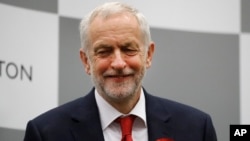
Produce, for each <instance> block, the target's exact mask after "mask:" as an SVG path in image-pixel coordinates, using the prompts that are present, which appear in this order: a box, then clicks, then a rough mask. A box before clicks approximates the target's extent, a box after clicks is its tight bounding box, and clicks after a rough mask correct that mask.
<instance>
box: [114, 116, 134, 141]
mask: <svg viewBox="0 0 250 141" xmlns="http://www.w3.org/2000/svg"><path fill="white" fill-rule="evenodd" d="M134 120H135V116H134V115H129V116H126V117H120V118H118V119H117V121H118V122H119V123H120V126H121V130H122V136H123V137H124V136H127V135H131V134H132V126H133V123H134Z"/></svg>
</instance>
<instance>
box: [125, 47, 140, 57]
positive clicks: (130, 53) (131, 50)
mask: <svg viewBox="0 0 250 141" xmlns="http://www.w3.org/2000/svg"><path fill="white" fill-rule="evenodd" d="M122 51H123V52H124V53H125V54H126V55H128V56H134V55H136V54H137V53H138V52H139V49H137V48H135V47H123V48H122Z"/></svg>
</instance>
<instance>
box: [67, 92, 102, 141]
mask: <svg viewBox="0 0 250 141" xmlns="http://www.w3.org/2000/svg"><path fill="white" fill-rule="evenodd" d="M72 121H73V124H72V125H73V126H72V127H71V132H72V134H73V136H74V138H75V141H83V140H91V141H104V136H103V132H102V128H101V122H100V118H99V112H98V108H97V104H96V101H95V96H94V89H93V90H92V91H91V92H90V93H89V94H88V95H87V96H86V97H85V98H84V99H83V101H82V102H81V103H79V106H78V109H76V110H75V111H74V113H73V114H72Z"/></svg>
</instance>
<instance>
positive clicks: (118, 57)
mask: <svg viewBox="0 0 250 141" xmlns="http://www.w3.org/2000/svg"><path fill="white" fill-rule="evenodd" d="M111 67H112V68H113V69H116V70H119V69H124V68H125V67H126V62H125V60H124V58H123V55H122V53H121V51H119V50H117V51H115V52H114V56H113V60H112V63H111Z"/></svg>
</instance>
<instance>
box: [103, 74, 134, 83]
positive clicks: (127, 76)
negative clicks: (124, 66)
mask: <svg viewBox="0 0 250 141" xmlns="http://www.w3.org/2000/svg"><path fill="white" fill-rule="evenodd" d="M131 76H132V75H110V76H106V78H108V79H112V80H115V81H117V82H118V81H124V80H125V79H126V78H129V77H131Z"/></svg>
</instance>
